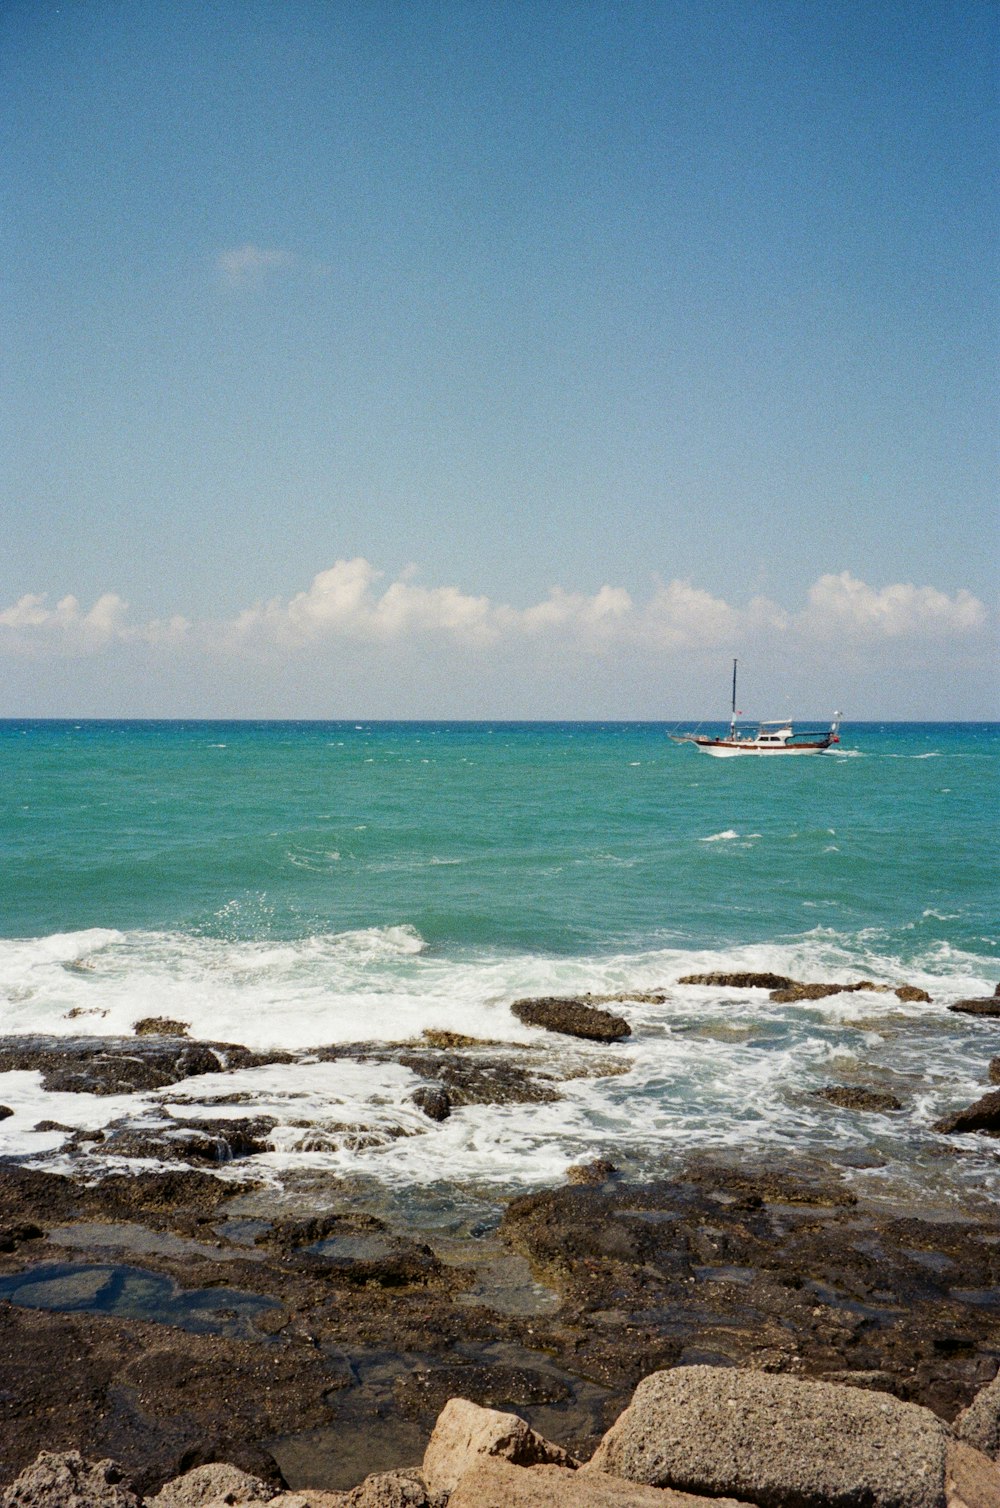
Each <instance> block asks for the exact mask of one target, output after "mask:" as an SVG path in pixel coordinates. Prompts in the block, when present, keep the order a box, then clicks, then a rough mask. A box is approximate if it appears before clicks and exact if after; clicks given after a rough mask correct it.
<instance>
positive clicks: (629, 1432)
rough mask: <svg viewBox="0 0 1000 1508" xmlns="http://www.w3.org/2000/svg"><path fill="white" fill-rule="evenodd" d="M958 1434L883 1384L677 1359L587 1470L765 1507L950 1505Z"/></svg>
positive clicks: (642, 1392)
mask: <svg viewBox="0 0 1000 1508" xmlns="http://www.w3.org/2000/svg"><path fill="white" fill-rule="evenodd" d="M949 1439H950V1431H949V1429H948V1427H947V1426H946V1425H945V1424H943V1423H942V1422H941V1420H940V1419H938V1418H937V1416H936V1415H935V1414H932V1413H931V1412H930V1410H929V1409H924V1408H920V1407H919V1406H918V1405H916V1404H912V1403H900V1402H899V1401H898V1400H897V1399H895V1398H892V1397H890V1396H889V1395H888V1394H885V1393H868V1392H863V1391H862V1390H860V1389H857V1388H840V1387H836V1386H832V1385H830V1384H829V1383H821V1382H802V1381H799V1380H797V1379H794V1378H791V1377H786V1376H774V1375H771V1374H768V1373H761V1372H748V1371H740V1370H738V1369H736V1368H729V1367H704V1366H693V1367H678V1368H674V1369H673V1370H671V1371H669V1372H656V1373H654V1374H653V1375H652V1376H651V1377H647V1378H645V1380H644V1381H643V1382H641V1383H640V1384H639V1387H638V1388H637V1389H636V1392H635V1396H634V1397H633V1399H632V1403H631V1405H630V1407H629V1408H627V1409H626V1410H625V1412H624V1414H622V1415H621V1416H620V1418H619V1419H618V1420H617V1421H616V1423H615V1424H614V1425H613V1426H612V1427H611V1429H610V1430H609V1431H608V1433H607V1434H606V1435H605V1437H604V1439H603V1441H602V1442H601V1444H600V1446H599V1447H598V1449H597V1452H596V1454H595V1455H594V1457H593V1459H592V1461H591V1462H590V1464H589V1466H587V1467H585V1468H583V1469H584V1470H585V1471H589V1470H591V1469H594V1470H599V1471H606V1472H610V1473H612V1474H613V1475H617V1476H623V1477H625V1478H627V1479H628V1480H629V1481H635V1482H645V1483H647V1484H648V1485H650V1486H659V1487H678V1488H682V1489H684V1490H685V1491H688V1492H700V1493H703V1494H704V1495H706V1496H719V1495H724V1494H728V1495H730V1496H732V1497H737V1498H749V1499H750V1500H751V1501H752V1502H754V1503H756V1504H759V1505H760V1508H831V1505H833V1504H837V1505H844V1508H847V1505H857V1508H862V1505H864V1508H942V1505H943V1503H944V1501H945V1467H946V1457H947V1448H948V1443H949ZM970 1508H971V1505H970Z"/></svg>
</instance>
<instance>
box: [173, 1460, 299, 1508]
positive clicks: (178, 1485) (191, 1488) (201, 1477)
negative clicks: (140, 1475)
mask: <svg viewBox="0 0 1000 1508" xmlns="http://www.w3.org/2000/svg"><path fill="white" fill-rule="evenodd" d="M273 1497H274V1488H273V1487H271V1486H269V1485H268V1483H267V1482H262V1481H261V1479H260V1477H255V1476H251V1475H250V1473H249V1472H247V1471H240V1469H239V1467H238V1466H230V1465H229V1463H228V1462H226V1461H218V1462H212V1464H211V1465H208V1466H196V1467H195V1468H194V1470H193V1471H187V1472H185V1473H184V1475H183V1476H182V1477H175V1478H174V1480H173V1481H172V1482H167V1483H166V1484H165V1486H164V1487H162V1488H161V1490H160V1491H159V1492H158V1493H157V1494H156V1496H155V1497H154V1498H147V1499H146V1508H206V1505H207V1504H209V1503H215V1502H220V1503H269V1502H270V1501H271V1499H272V1498H273Z"/></svg>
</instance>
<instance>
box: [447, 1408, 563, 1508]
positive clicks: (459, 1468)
mask: <svg viewBox="0 0 1000 1508" xmlns="http://www.w3.org/2000/svg"><path fill="white" fill-rule="evenodd" d="M482 1456H487V1457H496V1458H498V1459H500V1460H503V1461H508V1462H510V1464H511V1465H512V1466H538V1465H552V1466H566V1467H573V1466H575V1464H576V1463H575V1462H574V1461H573V1460H572V1458H571V1457H570V1456H568V1455H567V1453H566V1451H564V1450H563V1449H562V1448H561V1447H560V1446H558V1445H553V1444H552V1442H551V1441H549V1440H546V1439H544V1438H543V1437H542V1436H541V1435H538V1434H536V1433H535V1431H534V1430H533V1429H531V1428H529V1426H528V1425H527V1424H525V1422H524V1420H523V1419H519V1418H518V1416H517V1415H516V1414H502V1413H498V1412H496V1411H495V1410H494V1409H483V1408H479V1407H477V1405H476V1404H474V1403H469V1402H468V1401H467V1400H466V1399H464V1398H452V1399H450V1400H449V1402H448V1403H447V1404H446V1405H445V1407H444V1409H443V1410H442V1412H441V1414H440V1415H439V1417H438V1421H437V1423H436V1424H435V1426H434V1433H433V1434H432V1435H431V1438H430V1441H429V1442H428V1445H427V1449H426V1451H425V1452H424V1462H423V1473H422V1474H423V1479H424V1481H425V1482H426V1484H427V1489H428V1492H430V1493H432V1494H433V1493H449V1492H454V1490H455V1488H456V1487H457V1485H458V1483H459V1482H460V1480H461V1479H462V1477H463V1476H464V1475H465V1473H466V1472H467V1471H468V1470H469V1468H470V1467H471V1466H472V1465H474V1463H475V1461H476V1459H477V1458H478V1457H482Z"/></svg>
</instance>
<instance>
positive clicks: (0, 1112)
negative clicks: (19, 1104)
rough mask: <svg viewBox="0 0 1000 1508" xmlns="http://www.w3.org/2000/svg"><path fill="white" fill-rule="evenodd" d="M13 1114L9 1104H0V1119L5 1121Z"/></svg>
mask: <svg viewBox="0 0 1000 1508" xmlns="http://www.w3.org/2000/svg"><path fill="white" fill-rule="evenodd" d="M13 1114H14V1112H13V1110H12V1109H11V1108H10V1106H9V1105H0V1121H5V1120H6V1119H7V1117H8V1116H9V1115H13Z"/></svg>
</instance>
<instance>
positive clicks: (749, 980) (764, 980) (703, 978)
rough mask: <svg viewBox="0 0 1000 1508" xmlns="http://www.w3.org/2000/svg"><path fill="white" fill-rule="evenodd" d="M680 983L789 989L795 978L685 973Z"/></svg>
mask: <svg viewBox="0 0 1000 1508" xmlns="http://www.w3.org/2000/svg"><path fill="white" fill-rule="evenodd" d="M677 982H678V984H712V985H716V986H718V987H719V988H720V989H726V990H787V989H791V988H792V987H793V986H795V980H794V979H789V978H788V976H787V975H785V974H768V973H757V974H754V973H741V974H685V975H684V976H683V978H682V979H679V980H678V981H677Z"/></svg>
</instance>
